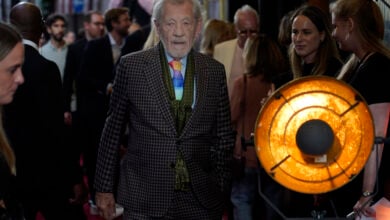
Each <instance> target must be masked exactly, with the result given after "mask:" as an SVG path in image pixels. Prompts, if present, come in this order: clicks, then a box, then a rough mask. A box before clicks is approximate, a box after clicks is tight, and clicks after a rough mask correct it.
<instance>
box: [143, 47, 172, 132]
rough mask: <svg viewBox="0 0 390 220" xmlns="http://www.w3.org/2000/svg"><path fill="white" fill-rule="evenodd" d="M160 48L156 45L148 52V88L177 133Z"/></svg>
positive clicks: (146, 67)
mask: <svg viewBox="0 0 390 220" xmlns="http://www.w3.org/2000/svg"><path fill="white" fill-rule="evenodd" d="M159 56H160V54H159V49H158V47H154V48H153V49H151V50H150V53H147V54H146V58H145V60H146V63H145V68H144V73H145V77H146V78H145V80H146V81H147V85H148V89H149V91H150V93H151V95H152V96H153V97H155V103H156V105H158V106H159V107H160V110H161V116H162V117H164V118H165V119H166V121H167V122H168V124H169V125H170V127H171V129H172V130H173V131H174V133H172V134H175V135H176V128H175V121H174V118H173V116H172V113H171V109H170V102H169V97H168V91H167V89H166V87H165V85H164V79H163V70H162V65H161V63H160V58H159Z"/></svg>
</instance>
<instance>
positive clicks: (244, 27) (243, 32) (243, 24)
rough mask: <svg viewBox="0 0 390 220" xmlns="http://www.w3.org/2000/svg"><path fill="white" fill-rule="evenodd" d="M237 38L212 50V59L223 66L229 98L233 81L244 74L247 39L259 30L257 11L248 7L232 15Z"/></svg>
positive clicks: (243, 7)
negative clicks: (243, 57)
mask: <svg viewBox="0 0 390 220" xmlns="http://www.w3.org/2000/svg"><path fill="white" fill-rule="evenodd" d="M234 26H235V29H236V33H237V37H236V38H235V39H233V40H229V41H224V42H222V43H219V44H217V45H216V46H215V48H214V58H215V59H216V60H218V61H219V62H221V63H222V64H223V65H224V66H225V71H226V79H227V83H228V90H229V97H230V95H231V89H232V87H233V82H234V79H235V78H236V77H237V76H240V75H241V74H243V73H244V64H243V59H242V51H243V48H244V45H245V42H246V39H248V37H253V36H256V35H257V34H258V33H259V30H260V19H259V15H258V13H257V11H256V10H255V9H254V8H252V7H251V6H249V5H244V6H242V7H241V8H239V9H238V10H237V11H236V13H235V15H234Z"/></svg>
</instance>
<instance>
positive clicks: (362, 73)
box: [331, 0, 390, 219]
mask: <svg viewBox="0 0 390 220" xmlns="http://www.w3.org/2000/svg"><path fill="white" fill-rule="evenodd" d="M331 14H332V24H333V27H334V29H333V32H332V35H333V37H334V38H335V39H336V41H337V43H338V46H339V48H340V49H342V50H345V51H348V52H351V53H352V55H351V56H350V58H349V59H348V61H347V63H346V64H345V65H344V66H343V68H342V69H341V72H340V74H339V75H338V78H339V79H341V80H344V81H346V82H347V83H349V84H350V85H351V86H353V87H354V88H355V89H356V90H357V91H358V92H359V93H360V94H361V95H362V96H363V98H364V99H365V100H366V102H367V104H368V107H369V108H370V110H371V113H372V116H373V122H374V126H375V136H376V137H385V136H386V131H387V127H388V123H389V116H390V93H389V89H388V82H389V81H388V80H387V76H388V75H389V69H390V50H389V49H388V48H387V47H386V46H385V45H384V42H383V37H384V19H383V16H382V13H381V11H380V9H379V7H378V5H377V4H376V2H374V1H372V0H365V1H362V0H339V1H337V2H335V3H334V4H333V5H332V7H331ZM387 135H388V134H387ZM382 152H383V143H377V144H375V145H374V146H373V151H372V152H371V155H370V157H369V159H368V161H367V163H366V165H365V168H364V172H363V183H362V186H360V187H359V188H358V189H356V191H355V192H354V194H353V196H354V199H356V200H358V201H357V202H356V204H355V205H354V207H353V209H354V212H355V214H357V215H359V216H361V215H365V216H370V217H372V216H375V210H373V209H372V208H370V206H369V204H370V203H371V202H372V200H373V199H374V196H375V195H376V192H377V191H378V189H377V187H375V185H376V181H377V172H378V168H379V167H378V166H379V164H380V163H381V159H382ZM386 160H388V158H387V159H384V161H386ZM386 169H388V168H386ZM387 173H389V172H388V171H387V172H386V176H384V179H386V178H387V179H389V178H390V176H389V175H388V174H387ZM380 196H382V195H380ZM383 196H384V197H385V198H384V199H386V200H390V192H389V191H388V190H387V191H385V193H384V195H383ZM356 200H355V201H356ZM387 202H389V201H387ZM352 205H353V204H352ZM352 205H351V208H352ZM378 219H379V218H378Z"/></svg>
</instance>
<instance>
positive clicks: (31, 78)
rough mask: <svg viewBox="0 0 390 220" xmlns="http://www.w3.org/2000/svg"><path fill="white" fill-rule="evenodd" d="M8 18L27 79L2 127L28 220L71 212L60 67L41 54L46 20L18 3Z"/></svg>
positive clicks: (6, 112) (30, 6) (28, 5)
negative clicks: (16, 35) (19, 45)
mask: <svg viewBox="0 0 390 220" xmlns="http://www.w3.org/2000/svg"><path fill="white" fill-rule="evenodd" d="M10 21H11V23H12V24H13V25H15V26H16V28H17V29H19V31H20V32H21V33H22V35H23V42H24V44H25V59H24V64H23V66H22V71H23V75H24V78H25V82H24V84H23V85H22V86H20V87H19V89H18V90H17V91H16V93H15V96H14V100H13V102H12V103H11V104H9V105H7V106H5V107H4V128H5V131H6V133H7V135H8V137H9V140H10V142H11V145H12V147H13V148H14V151H15V156H16V158H17V160H16V169H17V187H18V189H19V190H18V193H19V196H20V200H21V202H22V205H23V208H24V210H25V216H26V220H35V216H36V214H37V213H38V212H41V213H42V214H43V215H44V217H45V219H46V220H58V219H77V218H73V217H72V216H69V215H68V214H70V212H69V211H68V208H69V202H68V200H69V198H70V196H71V193H72V187H73V186H72V185H71V184H70V182H69V181H70V179H69V176H68V174H69V173H72V172H73V170H71V169H70V167H71V166H72V165H71V162H73V161H70V160H69V157H68V156H69V154H68V151H67V149H66V148H65V147H64V146H63V128H64V127H63V126H64V121H63V119H64V118H63V112H64V111H63V95H62V86H61V76H60V72H59V69H58V67H57V65H56V64H55V63H54V62H52V61H49V60H47V59H45V58H44V57H43V56H41V55H40V54H39V52H38V42H39V39H40V36H41V34H42V31H43V28H44V23H43V20H42V15H41V12H40V9H39V8H38V7H37V6H36V5H34V4H32V3H28V2H21V3H18V4H16V5H15V6H14V7H13V8H12V9H11V11H10Z"/></svg>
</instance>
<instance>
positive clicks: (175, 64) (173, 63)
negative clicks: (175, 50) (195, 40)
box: [169, 60, 181, 72]
mask: <svg viewBox="0 0 390 220" xmlns="http://www.w3.org/2000/svg"><path fill="white" fill-rule="evenodd" d="M169 66H170V67H171V68H172V69H173V70H175V71H179V72H180V71H181V62H180V61H179V60H172V61H171V62H169Z"/></svg>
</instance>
